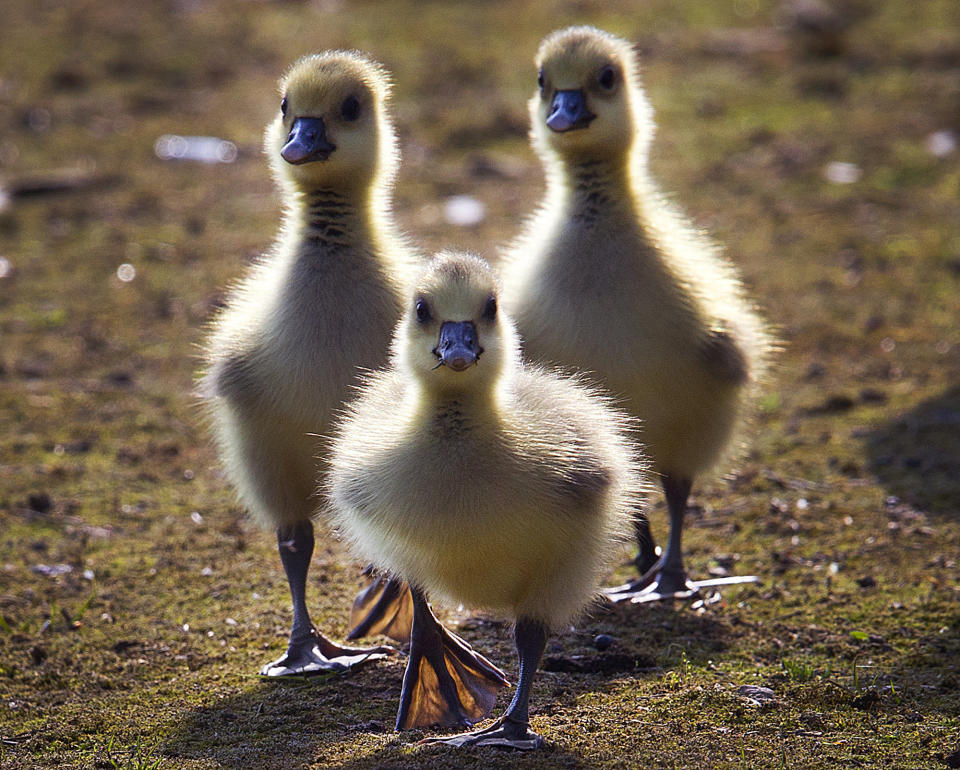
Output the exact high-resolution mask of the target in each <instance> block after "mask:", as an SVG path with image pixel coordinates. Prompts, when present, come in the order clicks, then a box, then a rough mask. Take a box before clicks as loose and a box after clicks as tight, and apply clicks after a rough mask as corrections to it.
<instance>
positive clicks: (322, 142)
mask: <svg viewBox="0 0 960 770" xmlns="http://www.w3.org/2000/svg"><path fill="white" fill-rule="evenodd" d="M335 149H337V146H336V145H335V144H331V143H330V142H328V141H327V127H326V126H325V125H324V124H323V118H297V119H296V120H294V121H293V126H292V127H291V128H290V133H289V134H288V135H287V143H286V144H285V145H283V149H282V150H280V156H281V157H282V158H283V159H284V160H285V161H286V162H287V163H292V164H293V165H295V166H299V165H300V164H301V163H310V162H311V161H315V160H326V159H327V158H329V157H330V153H331V152H333V151H334V150H335Z"/></svg>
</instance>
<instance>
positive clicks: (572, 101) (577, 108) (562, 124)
mask: <svg viewBox="0 0 960 770" xmlns="http://www.w3.org/2000/svg"><path fill="white" fill-rule="evenodd" d="M595 117H596V115H594V114H593V113H592V112H590V110H588V109H587V99H586V97H585V96H584V95H583V91H582V90H580V89H577V90H576V91H557V92H556V93H555V94H554V95H553V101H552V102H551V103H550V115H549V116H548V117H547V125H548V126H549V127H550V128H551V129H552V130H553V131H556V132H557V133H558V134H559V133H563V132H564V131H576V130H577V129H578V128H586V127H587V126H589V125H590V121H591V120H593V119H594V118H595Z"/></svg>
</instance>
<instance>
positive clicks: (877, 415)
mask: <svg viewBox="0 0 960 770" xmlns="http://www.w3.org/2000/svg"><path fill="white" fill-rule="evenodd" d="M811 5H812V4H811V3H807V4H804V3H800V2H793V3H785V4H780V3H774V2H770V1H769V0H733V1H732V2H715V3H708V2H695V1H694V0H683V1H682V2H672V1H670V0H649V1H648V2H644V3H637V2H628V1H627V0H617V1H616V2H609V1H607V0H605V1H604V2H599V1H593V0H579V1H570V2H560V1H559V0H549V1H543V0H541V1H539V2H533V1H530V2H517V3H504V2H494V1H493V0H487V1H485V2H472V3H469V2H463V3H455V2H443V3H441V2H416V3H414V2H401V1H400V0H390V1H389V2H383V3H371V2H345V1H344V2H339V1H338V0H315V1H314V2H298V1H293V0H291V1H290V2H235V3H228V2H215V1H213V0H177V1H174V0H158V1H157V2H152V3H111V2H106V1H105V0H75V1H74V2H71V3H60V2H54V1H53V0H7V2H5V3H3V6H2V10H3V16H4V19H3V21H2V26H3V31H2V32H0V186H2V188H3V195H2V200H0V421H2V422H0V425H2V430H0V766H2V767H9V768H27V767H84V768H86V767H101V768H102V767H107V768H108V767H130V768H134V767H188V768H210V767H261V768H288V767H296V768H300V767H304V768H305V767H340V768H371V767H396V768H420V767H461V766H463V767H477V768H489V767H531V768H547V767H549V768H555V767H568V768H573V767H583V768H587V767H634V766H636V767H750V768H754V767H826V766H831V767H833V766H836V767H869V768H887V767H909V768H930V767H947V766H949V767H958V766H960V745H958V733H960V718H958V708H960V697H958V684H960V679H958V678H960V672H958V660H960V586H958V581H957V560H958V558H960V520H958V519H960V385H958V383H960V377H958V374H960V331H958V323H957V321H958V315H960V298H958V289H960V173H958V172H960V151H958V149H957V148H956V144H957V137H958V135H960V85H958V84H960V18H958V17H960V7H958V6H957V4H956V2H955V0H924V2H917V3H906V2H897V1H896V0H886V2H866V0H863V2H853V1H852V0H846V1H845V2H843V3H840V2H837V3H834V4H833V6H832V7H833V8H834V9H836V14H835V15H834V17H832V18H825V17H824V14H823V13H822V12H821V11H817V7H816V6H814V10H813V11H809V10H804V9H805V8H809V7H810V6H811ZM804 14H807V16H809V15H810V14H812V15H813V17H814V18H813V20H812V22H811V21H810V19H809V18H806V17H805V21H804V22H803V23H801V22H800V21H798V20H797V16H798V15H801V16H803V15H804ZM827 16H829V14H828V15H827ZM573 22H590V23H594V24H597V25H599V26H603V27H605V28H608V29H610V30H611V31H613V32H616V33H618V34H620V35H623V36H625V37H627V38H629V39H631V40H633V41H635V42H636V45H637V50H638V52H639V55H640V56H641V58H642V61H643V67H644V76H645V80H646V84H647V87H648V90H649V93H650V98H651V100H652V102H653V104H654V107H655V108H656V110H657V116H658V123H659V133H658V137H657V140H656V142H655V146H654V171H655V173H656V175H657V177H658V179H659V180H660V183H661V185H662V186H663V188H664V189H665V190H667V191H669V193H670V195H671V196H672V197H673V198H674V200H676V201H677V203H678V204H680V205H681V206H682V207H683V208H684V209H685V210H686V211H687V212H688V213H689V214H690V215H691V216H692V217H693V218H694V219H695V220H696V221H697V223H698V224H699V225H701V226H702V227H704V228H705V229H707V230H709V231H710V232H711V233H712V234H713V235H714V236H715V237H716V238H717V239H718V240H719V241H720V242H721V243H723V244H724V246H725V249H726V251H727V253H728V254H729V256H730V258H731V259H732V260H733V261H734V262H735V263H736V264H737V265H738V266H739V267H740V269H741V270H742V273H743V275H744V278H745V281H746V283H747V284H748V286H749V287H750V290H751V292H752V293H753V294H754V295H755V296H756V297H757V299H758V301H759V302H760V304H761V305H762V306H763V307H764V308H765V309H766V313H767V315H768V317H769V318H770V320H771V321H772V323H773V324H775V325H776V327H777V329H778V332H779V335H780V337H781V339H782V340H783V341H784V345H785V350H784V352H783V354H782V355H781V356H780V358H779V360H778V363H777V366H776V369H775V372H774V375H773V377H772V380H771V382H770V383H769V386H768V389H767V392H766V394H765V396H764V397H763V399H762V401H761V402H760V403H758V405H757V407H758V414H759V416H758V419H757V421H756V426H755V431H754V435H753V437H752V439H751V445H750V451H749V453H748V455H747V456H746V459H745V460H744V462H743V463H742V465H741V466H740V467H739V469H737V471H736V473H735V474H733V475H731V476H730V477H729V478H725V479H716V480H713V481H705V482H704V483H702V484H701V485H700V486H699V488H698V489H697V491H696V496H695V500H694V507H693V510H692V512H691V516H690V525H689V530H688V532H689V534H688V536H687V543H688V550H689V562H690V565H691V568H692V569H693V570H694V571H695V572H696V573H698V574H705V573H707V572H708V571H709V570H711V569H713V570H714V571H718V570H719V571H722V570H725V569H728V570H732V571H735V572H741V573H755V574H757V575H760V576H761V577H762V582H761V583H760V584H759V585H756V586H748V587H742V588H732V589H728V590H725V591H724V593H723V595H722V597H721V598H720V600H719V601H715V602H698V603H693V602H687V603H681V604H677V605H675V606H654V607H622V606H618V607H616V608H612V609H611V608H608V609H603V608H598V609H597V610H596V611H595V612H593V613H592V615H591V616H590V617H589V618H588V619H587V620H586V621H584V622H583V623H581V624H579V625H578V626H577V627H576V628H573V629H570V630H569V631H568V632H566V633H563V634H562V635H560V636H559V637H557V638H556V639H555V640H553V641H552V642H551V646H550V648H549V649H548V653H547V659H546V661H545V663H544V666H543V669H544V670H543V671H542V672H541V674H540V675H539V676H538V678H537V681H536V686H535V689H534V695H533V707H532V708H533V710H532V718H533V726H534V728H535V729H536V730H538V731H539V732H541V733H542V734H543V736H544V738H545V739H546V747H545V748H544V749H543V750H541V751H540V752H537V753H535V754H531V755H522V756H520V755H514V754H506V753H501V752H497V751H490V750H462V751H459V752H454V751H450V750H447V749H443V748H421V747H417V746H416V745H415V741H416V739H417V738H419V737H422V735H423V734H424V733H414V734H412V735H409V734H404V735H397V734H395V733H394V732H393V731H392V724H393V716H394V713H395V708H396V702H397V694H398V691H399V684H400V678H401V674H402V669H403V660H402V658H399V657H398V658H396V659H392V660H389V661H386V662H379V663H376V664H373V665H369V666H367V667H364V668H360V669H358V670H357V671H355V672H352V673H350V674H349V675H347V676H343V677H334V678H328V679H323V680H313V681H303V682H300V681H295V682H265V681H261V680H260V679H259V678H258V677H257V676H256V672H257V671H258V669H259V667H260V665H261V664H262V663H263V662H265V661H266V660H268V659H270V658H272V657H275V656H276V655H277V654H279V651H280V650H281V649H282V648H283V645H284V637H285V634H286V631H287V629H288V626H289V620H290V615H289V610H288V599H287V595H286V582H285V579H284V577H283V574H282V571H281V568H280V564H279V560H278V559H277V558H276V554H275V551H274V544H273V537H272V536H271V535H270V534H269V533H265V532H262V531H260V530H258V529H256V528H255V527H254V526H253V525H252V524H251V523H249V522H248V521H247V520H246V519H245V518H244V514H243V512H242V511H241V510H240V509H239V508H238V507H237V505H236V504H235V502H234V500H233V497H232V496H231V492H230V490H229V488H228V487H227V485H226V483H225V481H224V479H223V477H222V476H221V475H220V473H219V472H218V470H217V466H216V461H215V458H214V455H213V452H212V451H211V446H210V443H209V440H208V436H207V434H206V432H205V431H204V429H203V425H202V423H201V420H200V419H199V417H200V415H199V412H198V410H197V406H196V400H195V398H194V397H193V395H192V393H191V391H192V388H193V379H192V378H193V372H194V370H195V368H196V350H197V348H196V346H197V343H198V341H199V340H200V339H201V337H202V332H203V327H204V323H205V321H206V320H207V319H208V318H209V317H210V314H211V312H212V310H213V308H215V306H216V305H217V303H218V301H219V300H220V298H221V297H222V291H223V289H224V287H225V286H227V285H228V284H229V282H230V281H231V280H232V279H234V278H235V277H237V276H238V275H239V274H240V272H241V270H242V269H243V267H244V265H245V264H246V263H248V262H249V260H251V259H252V258H253V257H254V256H255V255H256V254H257V253H258V252H260V251H261V250H262V249H264V248H265V247H266V246H267V245H268V244H269V243H270V241H271V239H272V237H273V233H274V231H275V227H276V223H277V220H278V212H279V203H278V200H277V197H276V195H275V194H274V190H273V187H272V184H271V181H270V179H269V175H268V172H267V167H266V162H265V159H264V158H263V156H262V154H261V152H260V148H259V145H260V133H261V131H262V128H263V126H264V125H265V124H266V123H267V121H268V120H269V119H270V118H271V117H272V115H273V114H274V111H275V110H276V109H277V107H278V95H277V93H276V90H275V82H276V79H277V77H278V76H279V75H280V73H281V72H282V71H283V69H284V68H285V67H286V66H287V65H288V64H289V63H290V62H291V61H293V60H294V59H295V58H296V57H297V56H299V55H301V54H303V53H307V52H310V51H314V50H319V49H324V48H329V47H355V48H360V49H363V50H366V51H370V52H371V53H372V54H373V55H374V56H375V57H377V58H378V59H380V60H381V61H382V62H383V63H384V64H385V65H386V66H387V67H388V68H389V69H390V70H391V71H392V72H393V73H394V76H395V82H396V88H395V95H394V105H393V106H394V110H395V114H396V116H397V122H398V125H399V130H400V138H401V144H402V150H403V154H404V166H403V170H402V173H401V175H400V178H399V182H398V188H397V208H398V213H399V216H400V219H401V221H402V223H403V225H404V226H405V227H406V228H407V229H408V230H409V232H410V233H411V234H412V235H413V236H414V237H415V238H416V239H417V241H418V242H419V243H421V244H423V245H424V247H425V248H429V249H434V248H438V247H440V246H446V245H459V246H463V247H468V248H473V249H476V250H478V251H480V252H481V253H485V254H487V255H492V254H494V253H495V249H496V245H497V244H500V243H503V242H504V241H505V240H506V239H508V238H509V237H510V236H512V235H513V234H514V233H516V232H517V229H518V227H519V224H520V222H521V221H522V216H523V215H524V214H525V213H526V212H528V211H530V209H531V207H532V206H533V202H534V201H536V200H537V198H538V196H539V195H540V193H541V191H542V177H541V173H540V168H539V165H538V163H537V161H536V159H535V158H534V156H533V154H532V152H531V151H530V149H529V147H528V145H527V141H526V136H525V135H526V130H527V116H526V107H525V102H526V100H527V99H528V98H529V96H530V95H531V94H532V93H533V90H534V88H535V82H536V72H535V71H534V68H533V66H532V63H531V59H532V56H533V53H534V51H535V49H536V46H537V43H538V41H539V40H540V38H542V37H543V35H544V34H546V33H547V32H549V31H550V30H552V29H554V28H557V27H560V26H564V25H567V24H569V23H573ZM818 25H819V28H820V29H819V31H816V30H815V29H813V28H814V27H817V26H818ZM168 133H174V134H185V135H212V136H217V137H222V138H224V139H228V140H230V141H232V142H234V143H235V144H236V146H237V148H238V152H237V156H236V159H235V161H234V162H232V163H223V164H215V165H203V164H197V163H191V162H171V161H165V160H162V159H160V158H158V157H157V156H156V154H155V152H154V142H155V140H156V139H157V138H158V137H160V136H161V135H163V134H168ZM837 163H840V164H849V165H840V166H837V165H831V164H837ZM458 194H467V195H471V196H474V197H475V198H477V199H478V200H479V201H481V202H482V203H484V204H485V206H486V217H485V219H484V220H483V221H482V222H481V223H480V224H478V225H476V226H473V227H470V228H460V227H455V226H452V225H450V224H447V223H446V221H445V220H444V216H443V202H444V201H445V200H446V199H447V198H448V197H449V196H452V195H458ZM121 265H129V266H130V267H129V268H123V269H120V266H121ZM118 271H119V272H118ZM121 276H122V277H123V278H126V279H132V280H121ZM651 515H652V520H653V525H654V528H655V532H656V533H657V534H659V535H660V536H661V537H662V536H663V535H664V533H665V514H664V510H663V507H662V505H658V506H657V507H656V508H655V509H654V510H653V511H652V514H651ZM628 557H629V555H628V554H626V553H625V554H624V564H623V566H621V567H620V568H619V570H618V574H617V575H614V576H612V577H611V580H616V579H617V577H624V576H626V575H627V574H628V570H627V567H626V561H627V559H628ZM358 567H359V565H357V564H356V563H354V562H353V561H352V560H351V559H350V558H349V557H348V556H347V555H346V554H345V552H344V551H343V549H342V547H341V546H340V545H338V544H337V543H336V542H335V541H334V540H333V539H332V538H326V539H325V540H324V541H323V544H322V545H321V546H320V547H319V548H318V551H317V553H316V556H315V558H314V563H313V568H312V572H311V577H310V586H309V590H310V603H311V607H312V610H313V612H314V617H315V619H316V620H317V621H318V622H319V623H320V624H322V626H323V627H324V628H325V629H326V630H328V631H329V632H330V633H331V634H332V635H337V636H339V635H342V634H343V633H344V631H345V624H346V617H347V615H346V610H347V607H348V605H349V601H350V599H351V597H352V596H353V594H354V593H355V591H356V590H357V588H358V587H359V586H360V585H361V580H360V578H359V571H358ZM447 617H448V618H449V619H450V622H451V623H456V624H458V628H459V630H460V633H462V634H463V635H464V636H465V637H467V638H468V639H469V640H470V641H471V642H472V643H473V644H474V645H475V646H477V647H479V648H481V649H483V650H485V651H486V652H488V654H490V655H491V656H492V657H493V658H494V659H495V660H498V661H500V662H501V663H502V664H503V665H504V666H505V667H506V668H507V669H508V671H510V672H511V673H515V662H514V658H513V651H512V644H511V639H510V630H509V628H508V627H507V626H506V625H504V624H503V623H502V622H499V621H498V619H496V618H489V617H486V616H483V615H472V614H469V613H465V614H458V615H448V616H447ZM598 634H609V635H611V636H612V637H613V638H614V642H613V645H612V646H611V647H609V648H608V649H606V650H603V651H601V650H598V649H597V648H596V646H595V645H594V643H593V640H594V638H595V637H596V636H597V635H598ZM744 685H758V686H762V687H766V688H769V689H770V690H772V692H773V698H772V699H758V698H751V697H747V696H745V695H743V694H741V690H740V688H741V687H743V686H744Z"/></svg>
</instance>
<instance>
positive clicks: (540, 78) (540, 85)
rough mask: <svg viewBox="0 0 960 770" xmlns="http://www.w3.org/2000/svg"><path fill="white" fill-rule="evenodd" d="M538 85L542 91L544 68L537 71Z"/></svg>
mask: <svg viewBox="0 0 960 770" xmlns="http://www.w3.org/2000/svg"><path fill="white" fill-rule="evenodd" d="M537 86H539V88H540V91H541V92H542V91H543V70H542V69H541V70H540V71H538V72H537Z"/></svg>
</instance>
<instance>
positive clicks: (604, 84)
mask: <svg viewBox="0 0 960 770" xmlns="http://www.w3.org/2000/svg"><path fill="white" fill-rule="evenodd" d="M597 81H598V82H599V83H600V87H601V88H603V89H606V90H607V91H609V90H610V89H611V88H613V84H614V83H615V82H616V81H617V73H616V72H614V70H613V67H611V66H610V65H609V64H608V65H607V66H606V67H604V68H603V69H602V70H600V76H599V77H598V78H597Z"/></svg>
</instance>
